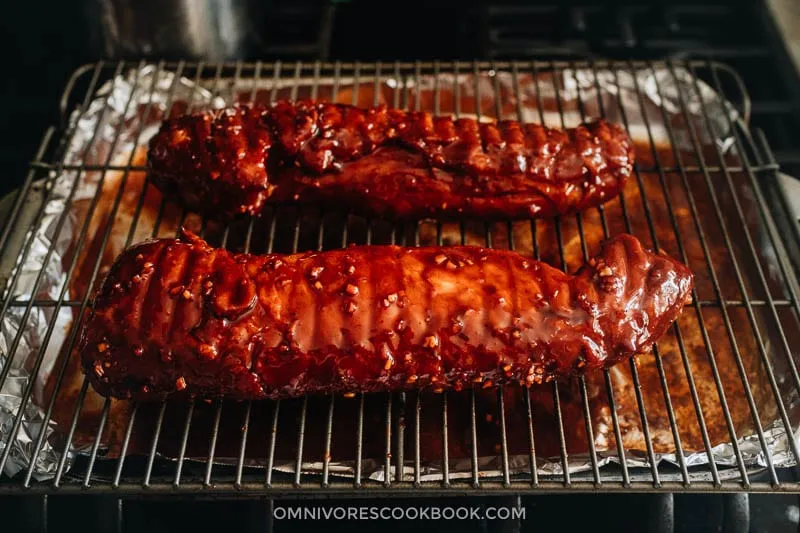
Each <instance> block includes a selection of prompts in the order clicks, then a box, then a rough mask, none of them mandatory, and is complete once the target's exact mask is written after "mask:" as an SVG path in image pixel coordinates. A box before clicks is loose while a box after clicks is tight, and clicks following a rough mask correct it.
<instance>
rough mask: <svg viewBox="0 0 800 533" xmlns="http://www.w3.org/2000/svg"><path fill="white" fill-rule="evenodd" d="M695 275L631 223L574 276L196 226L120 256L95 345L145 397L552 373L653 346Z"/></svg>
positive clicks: (403, 385) (113, 377)
mask: <svg viewBox="0 0 800 533" xmlns="http://www.w3.org/2000/svg"><path fill="white" fill-rule="evenodd" d="M691 286H692V275H691V273H690V272H689V270H688V269H687V268H686V267H685V266H684V265H682V264H680V263H678V262H677V261H675V260H673V259H671V258H670V257H668V256H666V255H663V254H653V253H651V252H649V251H647V250H645V249H644V248H643V247H642V245H641V243H639V241H637V240H636V239H635V238H634V237H632V236H630V235H621V236H618V237H616V238H614V239H612V240H610V241H607V242H606V243H605V244H604V245H603V248H602V251H601V253H600V254H599V255H598V256H597V257H595V258H594V259H592V260H591V261H590V262H589V263H588V264H587V265H585V266H584V267H582V268H581V269H580V270H579V271H578V272H577V273H576V274H575V275H568V274H565V273H564V272H561V271H560V270H557V269H554V268H552V267H550V266H548V265H546V264H544V263H541V262H537V261H534V260H531V259H529V258H527V257H524V256H522V255H519V254H516V253H514V252H508V251H501V250H489V249H483V248H477V247H447V248H441V247H432V248H401V247H397V246H362V247H353V248H348V249H344V250H336V251H327V252H312V253H303V254H295V255H280V254H269V255H262V256H256V255H247V254H234V253H231V252H228V251H225V250H222V249H215V248H212V247H210V246H208V245H207V244H206V243H205V242H204V241H202V240H200V239H199V238H197V237H195V236H193V235H191V234H188V233H187V234H185V235H183V236H182V238H181V239H178V240H175V239H161V240H155V241H149V242H146V243H143V244H140V245H137V246H134V247H133V248H130V249H128V250H127V251H125V252H124V253H123V254H122V255H121V256H120V257H119V258H118V260H117V261H116V263H115V264H114V265H113V267H112V268H111V271H110V272H109V274H108V276H107V277H106V279H105V281H104V283H103V285H102V287H101V289H100V292H99V293H98V295H97V297H96V300H95V304H94V311H93V315H92V317H91V318H90V320H89V321H88V323H87V325H86V327H85V330H84V332H83V336H82V342H81V358H82V363H83V367H84V370H85V372H86V373H87V374H88V375H89V377H90V379H91V381H92V383H93V385H94V387H95V389H96V390H97V391H98V392H100V393H101V394H103V395H111V396H114V397H118V398H130V397H134V398H137V399H142V400H146V399H154V398H159V397H162V396H163V395H166V394H170V393H175V392H184V393H195V394H198V395H201V396H215V395H226V396H228V397H232V398H238V399H259V398H266V397H269V398H282V397H294V396H299V395H303V394H306V393H345V394H349V393H355V392H372V391H384V390H404V389H429V390H434V391H439V390H445V389H455V390H460V389H464V388H469V387H482V388H488V387H492V386H493V385H495V384H498V383H503V382H519V383H523V384H524V383H541V382H543V381H549V380H551V379H553V378H560V377H566V376H569V375H579V374H584V373H586V372H589V371H593V370H598V369H601V368H604V367H608V366H611V365H613V364H615V363H617V362H618V361H620V360H622V359H625V358H628V357H631V356H633V355H635V354H636V353H639V352H641V351H644V350H647V349H649V348H650V346H651V345H652V343H653V342H654V341H655V340H656V339H657V338H658V337H659V336H660V335H662V334H663V333H664V331H665V330H666V328H667V327H668V326H669V325H670V324H671V323H672V321H674V320H675V318H676V317H677V316H678V314H679V313H680V310H681V308H682V307H683V305H684V302H685V301H686V299H687V298H688V297H689V294H690V290H691Z"/></svg>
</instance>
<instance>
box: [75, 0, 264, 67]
mask: <svg viewBox="0 0 800 533" xmlns="http://www.w3.org/2000/svg"><path fill="white" fill-rule="evenodd" d="M86 4H87V5H86V6H85V7H86V9H85V11H86V15H87V17H88V18H89V21H90V23H91V28H92V29H93V30H95V31H96V32H97V33H98V34H99V35H98V37H99V41H100V42H99V43H98V48H99V49H98V50H97V52H99V54H98V55H101V56H105V57H113V58H122V57H150V56H156V57H191V58H207V59H216V60H222V59H228V58H235V57H241V56H242V54H243V53H244V52H245V50H246V47H247V46H248V44H250V43H252V41H253V35H254V31H253V28H252V27H251V23H252V21H253V20H254V19H255V18H256V17H255V14H254V8H256V7H257V3H255V2H250V1H249V0H203V1H201V2H196V1H186V0H167V1H165V0H156V1H146V2H142V1H137V2H130V1H128V0H92V1H91V2H86Z"/></svg>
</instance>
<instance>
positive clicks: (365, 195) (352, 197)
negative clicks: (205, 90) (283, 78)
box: [148, 101, 634, 219]
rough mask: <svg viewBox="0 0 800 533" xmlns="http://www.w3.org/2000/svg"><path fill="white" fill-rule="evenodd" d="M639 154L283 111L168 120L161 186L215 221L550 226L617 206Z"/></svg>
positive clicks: (577, 132)
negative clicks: (333, 209)
mask: <svg viewBox="0 0 800 533" xmlns="http://www.w3.org/2000/svg"><path fill="white" fill-rule="evenodd" d="M633 160H634V156H633V144H632V143H631V141H630V139H629V138H628V136H627V135H626V133H625V132H624V130H623V129H622V128H621V127H620V126H617V125H615V124H609V123H607V122H604V121H597V122H593V123H589V124H584V125H582V126H579V127H577V128H574V129H568V130H564V131H561V130H555V129H550V128H546V127H543V126H540V125H537V124H521V123H519V122H515V121H511V120H503V121H500V122H485V123H483V122H477V121H476V120H473V119H458V120H455V119H452V118H450V117H434V116H432V115H430V114H428V113H422V112H405V111H399V110H395V109H387V108H385V107H378V108H375V109H366V110H365V109H360V108H357V107H353V106H347V105H343V104H331V103H315V102H307V101H304V102H298V103H290V102H279V103H277V104H275V105H273V106H271V107H260V106H257V107H252V108H251V107H236V108H229V109H224V110H221V111H211V112H202V113H197V114H193V115H186V116H181V117H178V118H174V119H169V120H167V121H165V122H164V123H163V125H162V127H161V130H160V131H159V133H158V134H157V135H156V136H155V137H154V138H153V139H152V140H151V142H150V151H149V156H148V166H149V169H150V175H151V178H152V181H153V183H154V184H155V185H156V186H157V187H158V188H159V189H161V191H162V192H164V193H165V194H166V195H167V196H170V197H172V198H174V199H177V200H178V201H179V202H181V203H182V204H183V205H185V206H186V207H187V208H189V209H191V210H193V211H197V212H200V213H203V214H206V215H210V216H215V217H232V216H236V215H241V214H243V213H246V214H250V215H255V214H258V213H260V212H261V210H262V208H263V205H264V203H265V202H270V203H284V202H296V203H310V204H318V205H336V206H339V207H343V208H350V209H353V210H355V211H358V212H360V213H362V214H367V215H376V216H384V217H396V218H422V217H426V216H432V215H437V216H460V215H464V216H477V217H482V218H494V219H497V218H505V219H507V218H527V217H544V216H553V215H559V214H566V213H571V212H576V211H580V210H583V209H586V208H588V207H592V206H595V205H599V204H601V203H603V202H605V201H607V200H610V199H611V198H613V197H615V196H616V195H617V194H618V193H619V191H620V190H621V189H622V186H623V185H624V182H625V179H626V178H627V177H628V175H629V174H630V173H631V169H632V166H633Z"/></svg>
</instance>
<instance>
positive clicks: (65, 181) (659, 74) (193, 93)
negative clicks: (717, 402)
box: [0, 65, 798, 481]
mask: <svg viewBox="0 0 800 533" xmlns="http://www.w3.org/2000/svg"><path fill="white" fill-rule="evenodd" d="M634 74H635V75H634ZM559 75H560V77H561V86H562V88H561V89H560V93H559V94H560V98H561V99H562V100H563V101H565V102H574V101H577V100H580V101H581V102H584V103H591V102H594V101H596V100H597V98H598V96H600V97H601V98H602V99H608V98H620V99H623V101H625V102H627V104H626V107H627V108H628V109H631V110H634V112H632V113H630V114H629V115H628V116H626V117H624V119H625V120H626V121H627V122H628V123H629V129H630V131H631V135H632V136H633V137H634V138H636V137H638V136H645V137H646V136H647V130H646V128H645V123H644V122H643V120H642V117H641V116H640V115H637V114H636V112H635V110H636V109H638V106H639V104H638V102H639V99H640V98H644V99H649V100H650V101H651V102H653V103H655V104H657V105H659V104H661V103H663V105H664V108H665V109H666V110H667V111H668V112H672V113H679V112H680V110H681V106H682V103H681V100H680V98H679V97H678V96H679V90H678V89H680V90H681V91H682V92H683V94H685V95H686V98H685V101H684V102H683V104H684V105H685V106H686V108H687V110H688V112H689V114H691V115H696V116H700V115H701V113H702V110H703V106H702V105H701V102H705V103H706V104H707V107H706V111H707V112H708V116H709V117H710V119H711V123H712V128H713V130H714V131H715V133H716V135H715V138H714V141H715V142H716V143H717V144H718V146H719V147H720V148H721V149H722V150H723V151H728V150H730V149H731V147H732V145H733V137H732V135H731V134H730V132H729V131H728V118H727V117H726V113H727V114H728V116H729V117H731V118H732V119H733V120H737V119H738V118H739V114H738V111H737V110H736V109H735V108H734V106H732V105H731V104H729V103H727V102H726V103H724V104H720V99H719V98H718V97H717V96H716V95H715V93H714V91H713V90H712V89H711V88H710V87H709V86H708V85H706V84H705V83H703V82H699V83H697V84H695V80H694V79H693V77H692V75H691V74H690V73H689V72H688V71H686V70H684V69H680V68H679V69H676V70H675V76H673V75H672V74H671V73H669V72H667V71H665V70H658V69H656V70H644V71H636V72H635V73H630V72H617V74H616V75H612V74H611V73H610V72H607V71H604V70H600V71H599V77H598V78H597V80H595V74H594V72H593V71H591V70H581V69H578V70H563V71H560V74H559ZM442 76H448V75H447V74H443V75H442ZM459 76H462V77H463V79H464V83H467V81H468V77H469V76H470V75H468V74H464V75H459ZM492 76H498V77H499V78H501V79H502V80H503V83H506V84H510V74H509V73H507V72H490V73H489V76H487V77H486V78H482V79H481V80H480V83H481V84H484V85H485V86H484V85H482V87H483V90H485V91H487V92H491V90H492V81H491V79H490V78H491V77H492ZM675 78H677V81H676V79H675ZM450 79H451V80H452V76H451V77H450ZM173 81H174V74H173V73H171V72H163V71H158V70H157V69H156V68H155V67H154V66H152V65H148V66H146V67H144V68H141V69H135V70H131V71H130V72H127V73H126V74H124V75H123V76H121V77H118V78H116V79H113V80H110V81H109V82H107V83H106V84H105V85H104V86H103V87H102V88H101V89H99V90H98V91H97V94H96V95H95V97H94V99H93V100H92V101H91V103H90V105H89V108H88V111H87V112H86V113H84V114H83V115H81V116H80V117H78V116H77V113H76V114H74V115H73V117H72V121H71V126H72V127H74V128H75V134H74V136H73V138H72V140H71V142H70V144H69V146H68V148H67V150H66V155H65V161H66V162H68V163H74V164H79V163H81V162H83V161H85V160H87V159H90V160H95V161H102V160H108V161H119V160H126V155H127V154H130V153H131V151H132V150H134V148H135V147H136V145H137V137H138V144H140V145H141V144H143V143H145V142H146V141H147V139H148V138H149V137H150V136H151V135H152V134H153V133H154V132H155V130H156V128H157V124H155V123H153V124H144V125H142V124H141V123H140V120H141V115H140V113H139V108H140V106H143V105H147V104H148V102H152V105H153V106H159V107H161V108H163V107H164V106H165V105H166V102H167V101H168V100H169V99H170V98H173V99H174V100H176V101H177V100H183V101H186V102H189V101H192V102H194V104H195V105H197V106H199V107H223V106H225V105H226V104H227V103H230V102H232V101H234V94H233V93H232V92H231V89H230V86H224V87H222V88H221V90H219V91H215V92H213V93H212V91H211V90H210V89H209V88H208V87H202V86H195V84H194V83H193V82H192V81H190V80H188V79H180V80H178V83H177V84H175V85H174V87H173ZM243 81H245V82H246V81H247V80H243ZM298 82H299V83H301V84H302V83H307V84H308V83H310V81H308V80H304V79H300V80H297V79H291V80H286V79H278V80H264V81H263V84H264V85H265V86H268V87H272V85H271V84H273V83H274V84H277V86H278V87H281V86H288V85H291V84H295V83H298ZM319 83H320V85H324V84H326V83H327V84H330V83H332V80H330V79H327V80H326V79H322V80H319ZM339 83H340V84H342V85H345V84H347V83H348V80H347V79H344V78H343V79H340V80H339ZM362 83H369V78H368V77H365V78H362ZM381 83H384V84H386V85H388V86H390V87H396V86H397V85H398V82H397V80H395V79H393V78H392V77H391V76H388V77H387V76H384V77H383V78H382V80H381ZM405 83H406V84H407V86H408V85H410V86H413V85H414V84H415V83H419V85H420V87H425V86H427V87H430V86H432V84H433V82H432V80H431V78H430V77H423V78H422V79H419V80H415V79H406V80H405ZM458 83H461V80H459V81H458ZM469 83H471V82H469ZM597 87H599V88H600V95H598V94H597V92H596V91H597ZM698 88H699V94H698V91H697V89H698ZM527 89H530V90H538V91H540V94H539V95H538V96H539V97H542V98H554V97H556V95H555V94H554V91H553V89H552V87H550V88H548V87H546V86H544V87H539V88H533V89H531V88H527ZM527 89H526V90H527ZM249 90H250V89H249V88H247V87H246V88H245V92H246V91H249ZM170 91H173V94H172V95H170ZM548 114H550V115H552V111H550V112H548V113H545V115H548ZM509 118H516V117H509ZM545 118H546V120H548V122H550V121H551V120H553V118H554V117H552V116H545ZM610 118H611V119H612V120H617V121H620V120H619V119H620V118H621V117H610ZM558 119H559V117H556V118H555V120H554V121H553V122H550V123H557V122H558ZM523 120H525V121H534V122H538V121H539V117H538V116H537V115H536V114H535V113H532V112H530V111H529V110H525V111H524V116H523ZM565 120H567V121H568V122H572V123H575V122H577V121H578V120H579V116H578V115H577V113H576V112H575V111H574V110H568V111H567V112H566V114H565ZM140 126H144V127H143V128H141V129H142V132H141V136H139V129H140ZM118 128H119V129H120V136H119V139H118V141H117V142H116V143H114V142H113V139H114V138H115V134H116V133H117V130H118ZM650 128H651V132H652V134H653V135H654V136H656V137H659V136H661V138H662V139H664V138H666V137H667V132H666V130H665V128H664V125H663V124H659V123H651V124H650ZM679 133H680V132H679ZM698 134H699V135H704V133H703V132H702V131H700V132H698ZM676 142H677V143H678V145H679V146H687V147H689V148H690V147H691V141H690V140H689V139H688V138H686V137H678V138H677V139H676ZM111 146H113V150H111V151H110V153H109V147H111ZM97 186H98V183H97V175H96V174H92V173H81V174H78V173H77V172H74V171H62V172H60V173H58V174H53V175H51V176H50V187H51V189H50V193H49V195H48V196H47V199H46V202H47V203H46V205H45V210H44V216H43V217H42V219H41V221H40V223H39V224H38V225H37V226H36V227H33V228H31V229H30V235H32V236H33V246H32V247H31V251H30V253H29V254H27V256H26V257H24V258H23V257H20V258H19V260H18V262H17V265H16V267H15V272H18V274H19V281H18V283H16V285H15V286H13V287H12V289H13V290H12V291H11V294H10V296H12V297H14V298H17V299H21V300H27V299H29V298H31V292H32V291H33V287H34V284H35V280H36V278H37V276H38V275H39V273H40V271H41V270H42V268H44V274H43V277H42V281H41V283H40V287H39V290H38V291H37V295H36V296H37V297H46V298H52V299H57V298H58V295H59V293H60V291H61V289H62V287H63V284H64V283H65V282H66V281H67V280H66V279H65V277H66V276H65V272H64V270H65V267H64V264H63V263H64V261H63V255H64V253H65V251H66V250H67V248H68V247H69V245H70V243H71V242H72V239H73V238H74V237H75V236H76V235H77V233H78V231H79V230H80V228H79V227H78V226H77V223H76V220H75V215H74V213H73V212H72V211H71V210H69V209H66V205H67V203H68V199H69V198H70V196H72V198H73V200H81V199H89V198H92V197H93V196H94V195H95V194H96V188H97ZM73 188H74V191H73ZM62 218H63V221H62ZM59 223H61V224H62V226H63V227H62V228H61V230H60V231H59V232H56V228H57V226H58V225H59ZM51 249H52V253H51V254H50V257H49V259H48V260H47V263H46V264H45V258H46V256H47V254H48V250H51ZM5 296H8V295H5ZM70 297H71V295H70V292H69V291H67V292H66V294H65V298H67V299H69V298H70ZM53 312H54V310H53V308H50V307H38V306H34V307H33V308H32V310H31V312H30V316H29V317H28V318H27V320H25V321H24V323H22V318H23V315H24V313H25V308H24V307H10V308H9V310H8V312H7V314H6V316H5V317H4V320H3V322H2V324H0V368H3V366H4V365H7V364H9V357H8V354H9V352H10V349H11V346H12V345H14V344H17V347H16V351H15V353H14V356H13V362H12V367H11V369H10V373H9V378H8V380H7V381H6V383H5V386H4V387H3V389H2V390H0V439H1V440H0V452H1V451H2V449H3V448H2V447H3V443H5V442H6V441H7V439H8V433H9V432H10V431H11V428H12V426H13V424H14V419H15V417H16V416H17V415H18V414H19V406H20V403H21V400H22V396H23V393H24V391H25V388H26V387H27V386H28V385H29V384H30V380H31V379H33V376H31V375H30V368H31V366H32V364H33V361H34V360H35V359H36V357H37V355H38V354H39V352H40V351H42V350H44V361H43V364H42V367H41V370H40V372H39V373H38V376H36V380H37V383H36V386H43V384H44V382H45V381H46V377H47V376H48V375H49V373H50V372H51V371H53V370H54V365H55V361H56V358H57V356H58V354H59V350H60V348H61V345H62V343H63V342H64V340H65V337H66V335H67V332H68V331H69V327H70V325H71V321H72V319H73V317H72V314H71V313H70V312H68V310H67V309H65V308H62V309H61V310H60V311H59V312H58V316H56V317H53ZM50 321H54V334H53V335H52V337H51V339H50V341H49V342H48V344H47V346H43V340H44V337H45V335H46V332H47V329H48V323H49V322H50ZM20 328H21V333H20V334H19V335H20V338H19V340H15V339H16V336H17V335H18V332H20ZM43 414H44V410H43V406H41V405H36V404H35V403H34V402H33V401H31V402H28V403H27V404H26V406H25V409H24V411H23V413H22V419H23V421H22V424H21V429H20V431H19V432H18V433H17V434H16V435H15V437H14V439H13V440H12V441H11V447H12V449H11V452H10V458H9V461H8V462H7V464H6V466H5V470H4V473H5V474H6V475H9V476H13V475H15V474H16V473H17V472H19V471H20V470H23V469H27V468H28V466H29V463H30V458H31V456H32V448H33V445H34V442H35V439H36V437H37V436H38V434H39V432H40V431H41V430H42V426H43V419H44V416H43ZM66 429H67V428H65V427H61V426H57V425H56V424H55V423H54V422H53V421H52V420H50V421H49V422H48V424H47V426H46V428H45V430H46V431H47V438H46V439H45V440H44V446H43V448H42V450H41V452H40V453H39V455H38V458H37V461H36V465H35V468H34V475H35V478H36V479H47V478H49V477H52V476H53V475H54V474H55V471H56V465H57V463H58V461H59V458H60V457H59V454H60V452H59V451H58V450H60V449H62V447H61V446H58V447H57V446H56V445H55V443H57V442H61V441H63V436H64V434H65V432H66ZM765 434H766V436H767V442H768V446H769V448H770V451H771V453H772V461H773V464H774V465H775V466H791V465H793V464H794V460H793V457H792V455H791V451H790V450H789V445H788V444H789V440H788V439H787V435H786V432H785V430H784V428H783V426H782V425H781V424H780V422H779V421H778V422H776V423H773V424H772V425H770V426H769V427H768V428H765ZM793 437H794V438H795V439H797V437H798V435H794V436H793ZM739 446H740V449H741V452H742V455H743V457H744V459H745V462H746V463H747V465H748V466H753V465H758V466H764V465H765V464H766V461H765V457H764V456H763V451H762V450H761V448H760V445H759V442H758V439H757V437H756V436H755V435H752V436H747V437H744V438H742V439H740V442H739ZM57 448H58V449H57ZM87 451H88V450H87V449H85V448H78V449H74V448H73V453H78V454H80V453H85V452H87ZM713 458H714V461H715V463H717V464H718V465H735V463H736V458H735V456H734V454H733V450H732V446H731V444H729V443H728V444H721V445H718V446H716V447H715V448H714V449H713ZM198 459H200V458H198ZM538 460H539V463H538V465H537V466H538V472H539V474H540V475H543V476H547V475H559V474H561V473H562V472H563V467H562V464H561V460H560V458H552V459H546V458H541V457H539V458H538ZM569 460H570V462H569V471H570V472H571V473H575V474H578V473H581V472H588V471H590V470H591V469H592V465H591V463H590V462H589V456H588V455H586V454H572V455H570V457H569ZM598 460H599V461H600V466H602V465H604V464H607V463H616V462H618V461H619V459H618V457H617V455H616V453H614V452H611V451H609V452H599V454H598ZM656 460H657V461H658V462H662V461H663V462H667V463H672V464H678V462H677V458H676V456H675V454H657V455H656ZM684 460H685V463H686V464H687V466H697V465H703V464H707V463H708V456H707V455H706V453H705V452H698V453H691V454H689V455H687V456H686V457H685V458H684ZM216 461H217V462H219V463H223V464H231V463H235V461H236V460H235V458H229V459H226V458H217V459H216ZM69 464H70V461H68V462H67V466H69ZM246 464H248V465H251V466H264V465H263V463H262V462H257V461H247V463H246ZM627 465H628V467H630V468H632V469H636V468H647V467H649V463H648V460H647V457H646V456H644V455H642V454H634V453H629V454H628V455H627ZM440 466H441V465H440V464H438V463H434V464H423V470H422V480H423V481H428V480H441V476H442V474H441V470H440ZM479 466H480V470H481V475H482V476H483V477H492V476H500V475H502V465H501V464H500V461H499V459H498V458H496V457H481V458H480V459H479ZM509 466H510V469H511V473H512V474H524V473H527V472H528V471H529V464H528V458H527V456H511V457H509ZM362 467H363V470H362V473H363V475H364V476H365V477H368V478H370V479H374V480H383V478H384V469H383V464H382V463H380V462H379V461H372V460H368V459H365V460H364V462H363V463H362ZM274 468H275V469H276V470H278V471H285V472H294V469H295V465H294V462H293V461H287V462H278V463H276V464H275V465H274ZM471 469H472V465H471V462H470V460H469V459H466V460H464V461H457V462H455V463H451V465H450V477H451V478H453V479H456V478H464V477H470V476H471V475H472V474H471ZM302 470H303V472H306V473H320V472H321V471H322V463H320V462H305V463H303V465H302ZM405 470H406V472H407V473H408V474H411V473H413V471H414V470H413V467H412V466H406V467H405ZM329 471H330V474H331V475H335V476H344V477H353V476H354V474H355V472H354V467H353V465H352V464H351V463H346V462H334V463H331V464H330V465H329ZM720 474H721V475H722V476H723V477H725V476H728V475H730V476H733V475H735V474H736V472H735V471H727V473H726V471H722V472H721V473H720ZM703 475H706V476H709V474H707V473H698V474H696V475H695V474H693V476H695V477H696V476H703ZM648 476H649V474H647V473H645V474H644V477H645V478H648ZM670 476H672V474H664V475H662V479H665V480H666V479H670ZM674 476H676V479H680V478H679V474H674ZM709 479H710V478H709Z"/></svg>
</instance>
